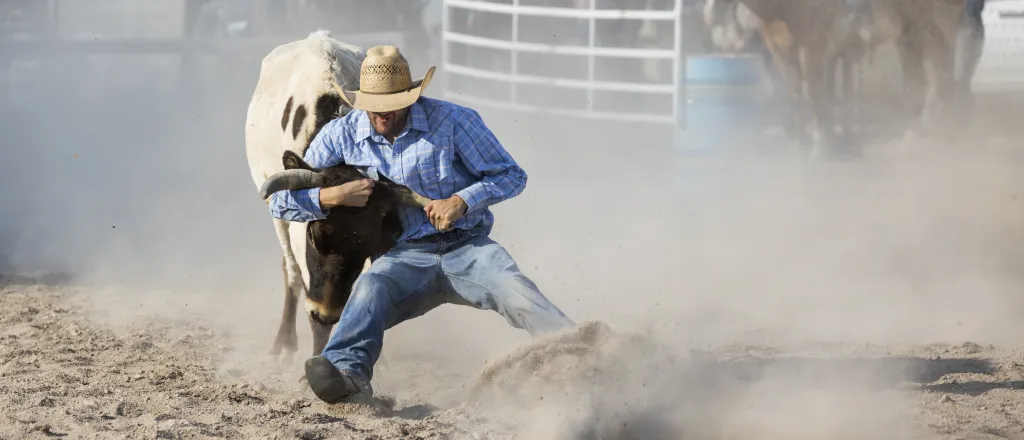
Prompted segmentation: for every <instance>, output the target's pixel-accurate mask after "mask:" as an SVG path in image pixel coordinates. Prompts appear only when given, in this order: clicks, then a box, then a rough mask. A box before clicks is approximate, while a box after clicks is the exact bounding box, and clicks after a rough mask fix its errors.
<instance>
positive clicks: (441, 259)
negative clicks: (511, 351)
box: [322, 230, 575, 381]
mask: <svg viewBox="0 0 1024 440" xmlns="http://www.w3.org/2000/svg"><path fill="white" fill-rule="evenodd" d="M441 304H461V305H467V306H471V307H475V308H477V309H489V310H494V311H496V312H498V313H500V314H501V315H502V316H504V317H505V319H506V320H507V321H508V323H509V324H510V325H512V326H513V327H515V328H519V329H525V330H526V331H528V332H529V333H530V335H532V336H537V335H539V334H543V333H547V332H551V331H555V330H559V329H562V328H565V327H570V326H573V325H575V324H574V323H573V322H572V320H570V319H569V318H568V317H566V316H565V314H563V313H562V311H561V310H559V309H558V307H555V305H554V304H552V303H551V302H550V301H548V299H547V298H545V297H544V295H542V294H541V293H540V291H539V290H538V289H537V286H536V285H535V284H534V283H533V282H532V281H530V279H529V278H527V277H526V276H525V275H523V274H522V272H520V271H519V267H518V266H517V265H516V263H515V261H513V260H512V256H511V255H509V254H508V252H506V251H505V249H504V248H503V247H502V246H501V245H499V244H498V243H496V242H495V241H493V240H491V239H490V238H488V237H487V236H486V235H485V234H484V233H482V232H479V231H476V232H470V231H462V230H457V231H455V232H449V233H444V234H440V235H437V236H434V238H433V239H431V238H428V239H427V240H424V241H416V242H404V243H399V244H398V245H397V246H395V247H394V248H393V249H391V251H389V252H388V253H386V254H384V255H383V256H381V257H380V258H378V259H376V260H374V262H373V264H371V265H370V268H369V270H367V271H366V273H364V274H362V275H360V276H359V278H358V279H357V280H356V282H355V285H354V286H353V287H352V295H351V296H349V299H348V303H347V304H346V305H345V310H344V311H343V312H342V313H341V319H340V321H338V325H337V329H336V330H335V332H334V334H333V335H331V338H330V340H328V341H327V346H325V347H324V351H323V353H322V355H323V357H324V358H326V359H327V360H329V361H330V362H331V363H332V364H334V366H335V367H337V368H338V369H339V370H348V371H351V372H353V373H356V374H358V375H359V376H360V377H362V378H364V379H366V380H368V381H369V380H370V379H372V377H373V365H374V364H375V363H376V362H377V358H378V357H380V352H381V348H382V346H383V342H384V331H385V330H387V329H389V328H391V327H394V326H396V325H398V324H400V323H402V322H403V321H405V320H408V319H412V318H415V317H417V316H421V315H423V314H425V313H427V312H429V311H430V310H433V309H434V308H435V307H437V306H439V305H441Z"/></svg>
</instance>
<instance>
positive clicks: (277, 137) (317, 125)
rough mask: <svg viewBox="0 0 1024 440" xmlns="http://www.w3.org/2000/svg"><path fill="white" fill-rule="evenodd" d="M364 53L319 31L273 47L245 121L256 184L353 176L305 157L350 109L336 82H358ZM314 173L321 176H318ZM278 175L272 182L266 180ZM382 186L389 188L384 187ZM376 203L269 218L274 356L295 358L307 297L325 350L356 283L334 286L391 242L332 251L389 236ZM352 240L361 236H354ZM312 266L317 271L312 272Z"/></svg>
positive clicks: (316, 339)
mask: <svg viewBox="0 0 1024 440" xmlns="http://www.w3.org/2000/svg"><path fill="white" fill-rule="evenodd" d="M365 57H366V50H365V49H363V48H361V47H357V46H353V45H349V44H345V43H342V42H339V41H337V40H334V39H333V38H331V36H330V34H329V33H328V32H327V31H322V30H321V31H316V32H313V33H311V34H310V35H309V36H308V37H306V38H304V39H301V40H298V41H293V42H290V43H286V44H283V45H281V46H278V47H276V48H275V49H273V50H272V51H271V52H270V53H269V54H268V55H267V56H266V57H265V58H264V59H263V62H262V64H261V66H260V74H259V80H258V81H257V83H256V89H255V91H254V92H253V96H252V99H251V101H250V103H249V108H248V112H247V114H246V121H245V150H246V158H247V159H248V162H249V170H250V172H251V174H252V179H253V182H254V183H255V184H256V187H257V188H260V189H261V191H266V190H269V189H272V188H277V187H278V185H281V184H284V186H283V187H284V188H287V187H290V186H291V185H292V184H294V183H295V182H297V181H298V182H301V183H303V184H308V183H310V182H321V181H323V182H337V181H339V180H338V179H340V177H339V176H349V177H355V174H352V173H351V171H350V170H349V171H345V170H343V169H338V170H330V171H329V170H323V171H320V172H317V171H315V170H309V169H308V166H304V162H302V160H301V159H300V158H301V157H302V156H303V154H305V151H306V149H307V148H308V147H309V144H310V142H311V141H312V140H313V138H314V137H315V136H316V135H317V133H319V132H320V129H321V128H323V126H324V125H325V124H327V123H328V122H330V121H331V120H333V119H335V118H338V117H341V116H344V115H345V114H347V113H348V112H349V111H351V108H350V107H348V106H347V105H345V104H344V101H342V99H341V97H340V95H339V92H338V91H337V90H336V88H335V85H337V84H342V85H344V84H359V67H360V65H361V64H362V61H363V58H365ZM287 152H291V153H293V154H294V157H292V156H290V155H288V153H287ZM282 158H283V159H284V160H282ZM286 164H287V165H288V167H290V168H291V169H290V170H289V171H288V172H287V173H286V174H278V173H280V172H282V171H285V165H286ZM314 174H315V175H317V176H320V177H316V178H313V177H312V176H313V175H314ZM274 175H276V176H277V177H275V180H274V181H272V182H271V183H268V182H267V180H268V178H270V177H271V176H274ZM296 176H306V177H301V178H299V177H296ZM297 178H298V179H299V180H296V179H297ZM273 182H276V183H273ZM384 187H386V188H391V187H390V186H388V185H386V184H385V185H384ZM378 188H380V187H378ZM399 192H400V191H399ZM375 194H376V192H375ZM268 195H269V194H268ZM378 197H380V196H378ZM388 197H389V196H384V200H385V202H384V204H385V205H387V204H388V203H390V202H386V200H388ZM379 203H380V202H374V206H376V207H369V208H366V209H365V211H360V212H362V213H361V214H359V213H356V211H352V210H347V209H342V210H340V211H339V212H340V213H341V214H338V215H340V217H338V218H337V219H334V218H331V219H328V220H324V221H322V222H313V223H312V224H306V223H301V222H286V221H282V220H278V219H272V221H273V222H274V227H275V229H276V231H277V238H278V241H279V242H280V244H281V250H282V252H283V254H284V257H283V262H282V266H283V268H284V281H285V301H284V310H283V313H282V315H281V325H280V327H279V328H278V331H277V338H276V339H275V341H274V344H273V347H272V348H271V350H270V354H271V355H273V356H282V355H283V356H285V357H291V356H292V355H293V354H294V353H295V352H296V351H297V350H298V337H297V334H296V328H295V325H296V323H295V316H296V313H297V310H296V307H297V305H298V300H299V297H300V296H302V295H303V294H305V298H306V300H305V308H306V311H307V315H308V317H309V324H310V328H311V329H312V333H313V354H314V355H318V354H320V352H321V351H322V350H323V347H324V345H326V344H327V338H328V337H329V336H330V331H331V327H332V326H333V325H334V323H335V322H337V320H338V318H339V317H340V316H341V309H342V308H343V307H344V305H345V299H347V298H348V290H346V289H347V288H345V287H343V286H345V285H349V286H350V284H351V283H349V284H344V283H342V284H340V285H339V284H334V283H337V282H339V280H342V279H346V278H345V277H349V278H351V277H353V276H354V275H352V271H354V270H355V269H354V268H356V267H362V266H363V265H364V263H365V262H366V261H367V257H369V256H370V255H373V254H374V253H375V252H380V251H381V250H382V249H383V248H384V247H386V246H385V244H386V243H387V241H374V242H373V243H372V244H373V246H369V245H368V246H367V247H360V248H359V249H360V250H361V251H364V252H362V253H360V254H359V255H363V257H362V260H359V261H356V260H357V259H358V257H355V256H353V254H349V255H348V256H347V257H348V258H344V257H341V259H343V260H345V261H344V263H343V264H342V265H338V264H336V262H337V261H338V260H339V257H337V256H334V255H333V254H332V252H333V251H335V250H337V249H351V248H352V246H361V244H357V242H358V241H359V239H363V240H369V238H368V237H371V236H373V237H377V234H375V233H374V234H370V233H368V231H378V230H379V231H381V233H382V234H384V233H386V232H387V231H393V230H394V227H395V225H394V224H393V220H391V217H390V216H387V215H384V216H383V217H381V218H371V217H373V216H371V215H369V214H368V213H369V212H373V211H374V210H377V211H376V212H385V213H386V212H388V209H385V208H387V207H386V206H385V207H381V206H380V205H379ZM420 205H422V203H421V204H420ZM332 211H333V210H332ZM359 219H363V220H359ZM314 225H316V226H314ZM346 234H351V235H346ZM350 237H358V239H357V240H354V241H353V240H349V238H350ZM373 240H377V239H376V238H374V239H373ZM373 240H371V241H373ZM367 243H369V242H367ZM308 244H313V246H312V247H310V246H308ZM363 244H366V243H363ZM371 251H372V252H371ZM311 265H312V267H313V268H315V269H314V271H315V272H316V273H315V274H311V273H310V269H311Z"/></svg>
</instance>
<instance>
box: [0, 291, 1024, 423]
mask: <svg viewBox="0 0 1024 440" xmlns="http://www.w3.org/2000/svg"><path fill="white" fill-rule="evenodd" d="M0 292H2V293H0V310H3V312H2V314H0V323H2V324H0V329H2V333H0V338H2V339H3V345H2V346H0V365H2V366H0V415H2V418H0V438H3V439H23V438H49V437H64V438H85V439H92V438H97V439H98V438H168V439H169V438H302V439H324V438H342V439H399V438H405V439H421V438H422V439H462V438H466V439H482V438H531V439H544V438H550V439H556V438H570V439H575V438H578V439H591V438H593V439H598V438H603V439H634V438H637V439H639V438H656V439H660V438H700V439H737V440H738V439H744V440H749V439H812V438H814V439H822V438H829V439H862V438H863V439H880V438H888V439H894V438H899V439H903V438H906V439H911V438H913V439H964V440H970V439H1016V438H1024V425H1022V422H1024V351H1021V350H1006V349H1003V348H1000V347H993V346H989V345H985V344H978V343H972V342H960V343H956V344H934V345H927V346H912V347H895V346H893V347H880V346H869V345H863V344H860V345H844V344H831V345H823V344H818V345H814V344H807V345H803V346H793V347H765V346H744V345H740V344H732V345H729V346H722V347H715V348H712V349H709V350H706V351H703V352H700V353H697V352H690V353H687V354H685V355H682V354H678V353H677V354H672V355H670V354H667V353H666V351H665V350H662V349H659V348H658V347H656V346H653V345H649V344H645V343H642V342H637V341H639V340H638V339H633V340H630V339H628V338H625V339H624V338H621V337H620V338H618V339H616V338H605V339H603V340H598V341H590V342H589V344H591V345H589V347H590V348H589V349H590V350H591V352H590V353H589V354H585V355H584V358H583V359H582V360H579V358H573V357H572V356H568V357H566V356H558V355H557V353H556V355H555V356H554V357H550V356H545V357H544V359H542V360H541V362H540V363H539V364H533V365H531V366H530V368H529V369H528V370H524V371H527V374H526V375H525V376H520V377H518V378H517V377H516V376H515V372H516V371H519V370H515V369H512V370H507V371H506V372H505V373H503V374H505V376H502V375H501V374H497V375H492V377H491V378H492V379H494V384H499V383H500V382H501V381H502V380H504V381H505V383H504V385H505V386H504V387H498V386H494V387H492V388H488V390H490V392H489V393H488V394H486V395H487V396H490V397H489V398H481V399H480V400H479V403H477V404H474V405H468V404H457V402H447V403H443V404H441V405H440V406H435V404H436V403H437V402H431V401H429V397H426V398H424V397H420V399H423V400H410V399H397V400H396V399H395V398H394V397H389V396H387V395H386V394H387V391H383V392H381V391H380V390H378V395H379V397H380V399H378V400H379V407H378V408H376V409H371V408H369V407H361V406H357V405H352V404H343V405H336V406H329V405H325V404H323V403H322V402H320V401H319V400H317V399H316V398H315V397H314V396H312V395H311V394H310V393H308V392H305V391H304V389H303V387H302V386H301V385H300V384H299V383H298V382H297V381H296V380H295V379H296V378H297V377H298V374H299V373H298V369H297V368H291V369H290V370H289V369H288V368H284V370H283V371H276V372H275V371H271V370H273V368H270V369H269V370H268V369H267V368H268V367H267V365H265V364H264V365H252V364H250V365H239V363H237V362H235V363H234V365H233V366H230V368H228V367H226V365H228V364H231V363H232V362H228V361H226V359H227V358H228V356H229V355H230V350H228V349H226V348H225V339H224V337H222V335H221V334H220V333H219V332H218V331H217V330H215V329H213V328H210V327H206V326H204V325H203V323H201V322H189V321H188V320H184V319H176V320H170V319H163V318H160V317H158V316H156V315H152V316H148V317H142V318H139V319H135V320H134V322H128V323H123V322H122V323H120V324H117V325H108V324H104V323H102V320H95V319H91V318H89V317H88V314H87V313H85V311H86V310H88V306H86V305H85V303H84V302H83V301H84V300H85V299H88V298H89V296H90V295H91V293H90V292H89V291H88V290H87V289H84V288H74V287H49V286H43V285H25V284H14V283H8V284H6V285H5V286H4V287H2V291H0ZM549 351H550V350H549ZM554 352H558V353H562V354H565V353H567V352H568V351H567V350H562V351H559V350H554ZM526 353H529V350H527V351H526ZM549 354H550V353H549ZM637 356H641V357H642V359H643V361H642V362H632V361H629V360H628V359H636V357H637ZM536 360H537V359H534V361H536ZM524 364H529V362H525V363H524ZM389 368H392V369H399V370H402V371H405V372H407V373H409V374H410V375H413V374H412V373H413V372H418V374H419V376H421V377H430V378H431V380H430V381H423V384H426V383H431V384H432V385H422V386H421V389H420V390H419V391H424V390H425V389H427V388H430V387H431V386H433V387H437V388H440V387H445V388H448V389H456V390H463V392H462V394H464V395H468V390H469V389H470V387H471V386H472V385H473V383H474V381H475V380H476V378H475V377H473V374H471V373H468V372H467V373H466V374H462V375H460V374H437V375H430V374H428V370H430V368H429V367H427V366H424V365H416V362H415V361H407V360H402V359H399V360H396V361H392V364H391V366H390V367H389ZM510 385H511V386H510ZM501 390H504V391H506V392H508V391H512V393H506V394H501V393H500V392H495V391H501ZM407 394H408V393H407ZM411 395H414V396H415V395H417V394H415V392H414V393H413V394H411ZM424 395H426V396H430V395H431V393H423V394H419V396H424ZM613 396H614V397H613ZM413 399H416V398H413ZM448 400H452V399H448Z"/></svg>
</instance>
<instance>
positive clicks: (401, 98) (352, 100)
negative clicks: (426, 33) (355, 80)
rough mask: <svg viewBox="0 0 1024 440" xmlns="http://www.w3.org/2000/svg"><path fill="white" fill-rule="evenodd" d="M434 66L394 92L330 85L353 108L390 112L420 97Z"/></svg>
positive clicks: (410, 103) (408, 104) (428, 82)
mask: <svg viewBox="0 0 1024 440" xmlns="http://www.w3.org/2000/svg"><path fill="white" fill-rule="evenodd" d="M434 68H435V66H431V67H430V68H429V69H427V74H426V75H423V78H420V79H418V80H416V81H413V82H412V87H411V88H409V89H406V90H403V91H401V92H395V93H387V94H381V93H366V92H361V91H359V90H344V89H342V88H341V87H338V85H337V84H335V83H333V82H332V83H331V85H332V86H334V89H335V90H336V91H337V92H338V94H340V95H341V99H344V100H345V102H346V103H348V105H349V106H351V107H352V108H354V109H358V110H363V111H368V112H377V113H382V112H390V111H395V110H399V109H403V108H406V107H408V106H410V105H412V104H413V103H414V102H416V100H417V99H420V95H421V94H422V93H423V90H425V89H426V88H427V85H428V84H430V79H431V78H432V77H433V76H434Z"/></svg>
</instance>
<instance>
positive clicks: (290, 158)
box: [281, 150, 313, 170]
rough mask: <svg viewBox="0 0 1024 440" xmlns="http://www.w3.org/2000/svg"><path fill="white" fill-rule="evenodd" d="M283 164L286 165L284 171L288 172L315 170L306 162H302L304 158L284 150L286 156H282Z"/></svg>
mask: <svg viewBox="0 0 1024 440" xmlns="http://www.w3.org/2000/svg"><path fill="white" fill-rule="evenodd" d="M281 162H283V163H284V169H286V170H293V169H301V170H313V167H311V166H309V164H308V163H306V161H304V160H302V158H301V157H299V155H298V154H296V153H295V152H294V151H292V150H284V154H283V155H282V156H281Z"/></svg>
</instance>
